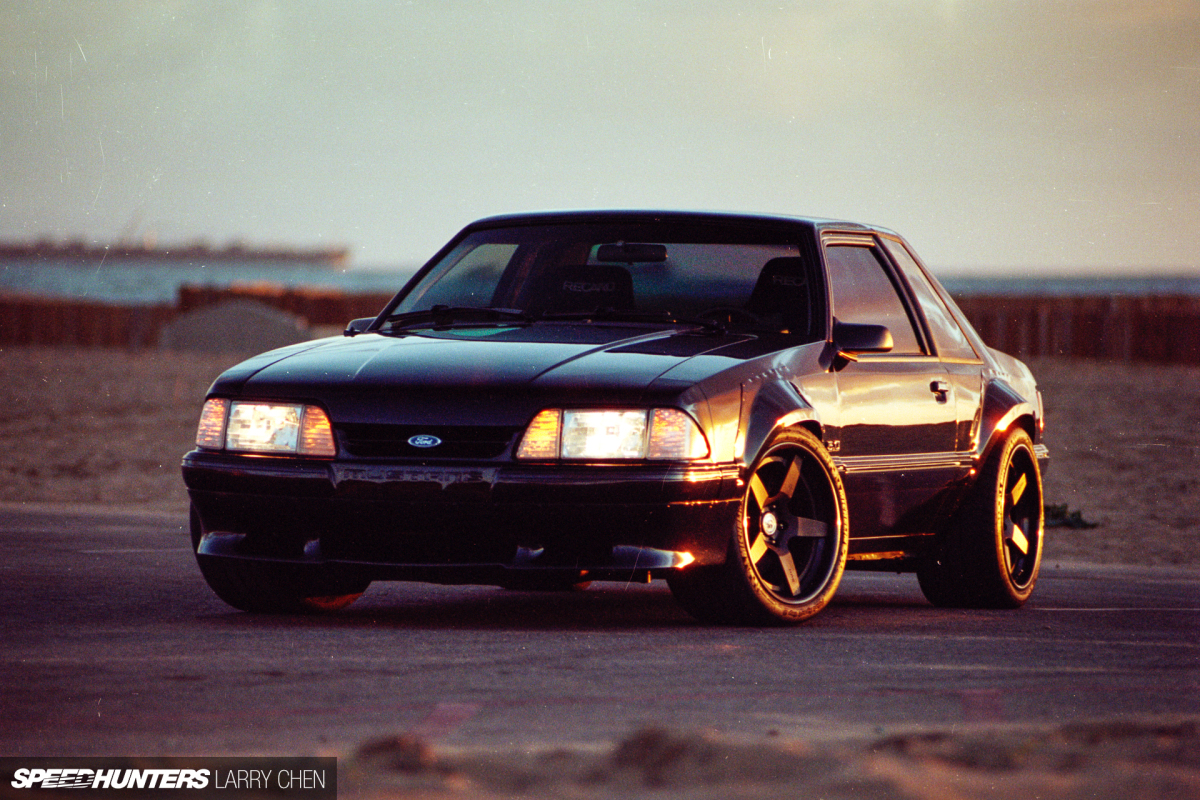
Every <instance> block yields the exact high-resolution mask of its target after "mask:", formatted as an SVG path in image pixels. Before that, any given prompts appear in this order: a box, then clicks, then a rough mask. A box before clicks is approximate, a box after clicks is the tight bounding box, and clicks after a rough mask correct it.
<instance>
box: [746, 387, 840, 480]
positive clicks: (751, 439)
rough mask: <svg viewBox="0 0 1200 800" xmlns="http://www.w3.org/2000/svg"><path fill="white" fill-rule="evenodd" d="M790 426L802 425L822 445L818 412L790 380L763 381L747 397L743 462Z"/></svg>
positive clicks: (751, 461) (822, 434)
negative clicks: (748, 398) (751, 394)
mask: <svg viewBox="0 0 1200 800" xmlns="http://www.w3.org/2000/svg"><path fill="white" fill-rule="evenodd" d="M790 428H803V429H805V430H807V431H808V432H809V433H811V434H812V435H813V436H815V437H816V438H817V440H818V441H820V442H821V443H822V444H824V442H825V426H824V424H823V422H822V421H821V418H820V414H819V413H818V412H817V409H816V408H814V407H813V405H812V404H811V403H809V402H808V400H807V399H805V397H804V396H803V395H802V394H801V393H800V392H799V391H798V390H797V389H796V387H795V386H794V385H793V384H792V383H791V382H789V381H785V380H775V381H770V382H768V383H764V384H762V385H761V386H760V387H759V388H758V391H757V392H755V393H754V396H753V398H751V399H750V401H749V409H748V410H747V412H746V425H745V438H744V443H743V447H742V449H741V456H742V462H743V464H744V465H746V466H748V465H750V464H752V463H754V460H755V459H756V458H757V457H758V454H759V453H761V452H762V450H763V448H764V447H766V446H767V444H768V443H769V442H770V441H771V440H772V439H774V438H775V436H776V435H778V433H779V432H780V431H783V430H787V429H790Z"/></svg>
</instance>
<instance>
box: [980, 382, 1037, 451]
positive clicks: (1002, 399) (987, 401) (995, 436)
mask: <svg viewBox="0 0 1200 800" xmlns="http://www.w3.org/2000/svg"><path fill="white" fill-rule="evenodd" d="M1039 418H1040V403H1038V402H1037V399H1036V398H1035V399H1034V400H1032V401H1031V400H1029V399H1027V398H1025V397H1022V396H1021V395H1020V394H1019V393H1018V392H1017V391H1016V390H1015V389H1013V388H1012V387H1011V386H1009V385H1008V384H1007V383H1006V382H1004V381H1002V380H999V379H993V380H991V381H989V382H988V384H987V387H986V388H985V390H984V397H983V404H982V411H981V418H980V426H979V439H978V445H977V447H976V452H975V456H976V461H977V463H983V462H984V461H986V460H987V458H988V456H989V454H990V453H991V452H992V450H993V449H994V448H995V447H996V445H997V444H999V443H1001V442H1003V441H1004V440H1005V439H1006V438H1008V433H1009V431H1011V430H1014V429H1016V428H1021V429H1023V430H1024V431H1025V432H1026V433H1028V434H1029V438H1030V439H1031V440H1032V441H1033V442H1034V443H1035V444H1036V443H1038V442H1039V441H1040V440H1041V432H1040V426H1039V423H1038V420H1039Z"/></svg>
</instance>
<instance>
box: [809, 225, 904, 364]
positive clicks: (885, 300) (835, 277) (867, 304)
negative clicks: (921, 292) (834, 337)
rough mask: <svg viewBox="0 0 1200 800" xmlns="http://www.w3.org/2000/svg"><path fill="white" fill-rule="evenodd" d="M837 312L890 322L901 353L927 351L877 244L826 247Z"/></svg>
mask: <svg viewBox="0 0 1200 800" xmlns="http://www.w3.org/2000/svg"><path fill="white" fill-rule="evenodd" d="M825 261H826V266H827V267H828V269H829V288H830V292H831V294H832V295H833V315H834V316H835V317H836V318H837V319H838V320H839V321H841V322H854V323H866V324H870V325H886V326H887V328H888V330H890V331H891V332H892V340H893V341H894V342H895V346H894V347H893V348H892V350H891V352H892V353H894V354H897V355H923V354H924V351H923V349H922V347H921V342H920V339H918V338H917V334H916V331H915V330H914V328H913V324H912V319H911V318H910V317H909V315H908V310H907V309H906V308H905V306H904V302H903V301H902V300H901V299H900V295H899V293H898V292H897V289H896V285H895V283H894V281H893V278H892V276H891V275H890V274H889V272H888V271H887V268H886V267H885V266H884V264H883V261H882V260H881V259H880V257H879V255H878V253H876V251H875V248H874V247H867V246H862V245H833V246H830V247H828V248H826V250H825Z"/></svg>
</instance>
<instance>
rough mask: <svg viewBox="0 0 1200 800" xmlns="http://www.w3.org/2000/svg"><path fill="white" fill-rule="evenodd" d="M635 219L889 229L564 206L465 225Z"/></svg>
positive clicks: (772, 217) (794, 218)
mask: <svg viewBox="0 0 1200 800" xmlns="http://www.w3.org/2000/svg"><path fill="white" fill-rule="evenodd" d="M636 218H644V219H647V220H649V219H655V220H673V221H677V222H701V223H703V222H730V223H743V224H745V223H750V224H755V223H757V224H762V225H779V224H785V225H787V224H799V225H803V226H805V227H808V228H811V229H813V230H816V231H818V232H819V231H823V230H844V231H853V232H861V233H868V232H873V231H878V232H881V233H892V232H891V231H888V230H886V229H884V228H880V227H877V226H874V225H864V224H862V223H858V222H849V221H845V220H835V219H826V218H823V217H807V216H799V215H786V214H768V213H749V212H737V211H689V210H679V209H672V210H667V209H566V210H557V211H555V210H548V211H529V212H521V213H513V214H498V215H495V216H489V217H483V218H482V219H478V220H476V221H474V222H472V223H471V224H470V225H468V226H467V228H471V229H478V228H494V227H501V226H505V225H533V224H546V223H562V222H607V221H617V220H626V221H628V220H631V219H636ZM893 235H895V234H893Z"/></svg>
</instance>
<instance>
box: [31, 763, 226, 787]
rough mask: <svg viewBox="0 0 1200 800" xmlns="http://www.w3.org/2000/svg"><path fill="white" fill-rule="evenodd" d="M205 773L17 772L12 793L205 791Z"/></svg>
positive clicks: (172, 770) (154, 770) (113, 771)
mask: <svg viewBox="0 0 1200 800" xmlns="http://www.w3.org/2000/svg"><path fill="white" fill-rule="evenodd" d="M208 772H209V771H208V770H206V769H102V770H93V769H86V768H76V769H70V768H64V767H58V768H52V769H26V768H21V769H18V770H17V771H16V772H15V773H13V780H12V787H13V788H14V789H207V788H208Z"/></svg>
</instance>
